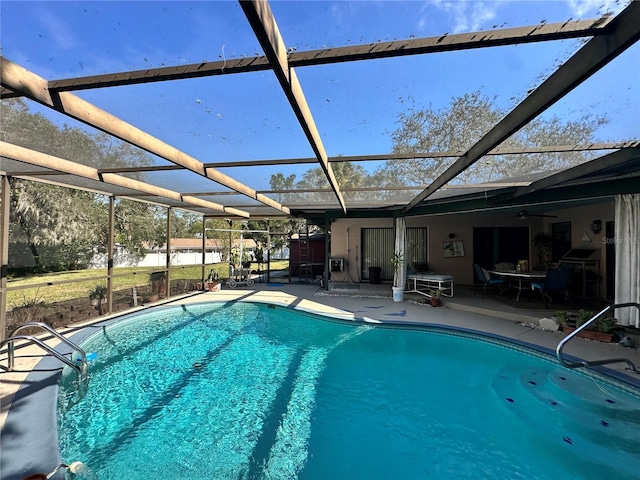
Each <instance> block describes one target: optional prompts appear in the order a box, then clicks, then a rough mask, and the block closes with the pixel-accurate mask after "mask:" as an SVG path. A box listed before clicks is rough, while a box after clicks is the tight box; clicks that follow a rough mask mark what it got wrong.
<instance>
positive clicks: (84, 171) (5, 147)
mask: <svg viewBox="0 0 640 480" xmlns="http://www.w3.org/2000/svg"><path fill="white" fill-rule="evenodd" d="M0 150H1V151H2V155H3V156H5V157H7V158H11V159H13V160H18V161H20V162H25V163H29V164H31V165H38V166H39V167H45V168H50V169H53V170H57V171H59V172H64V173H68V174H71V175H76V176H78V177H83V178H88V179H90V180H95V181H101V182H104V183H109V184H111V185H118V186H120V187H124V188H129V189H131V190H137V191H139V192H143V193H146V194H149V195H157V196H159V197H166V198H170V199H173V200H177V201H181V202H185V203H189V204H191V205H194V206H198V207H205V208H210V209H212V210H218V211H221V212H225V213H229V214H231V215H238V216H240V217H246V218H248V217H250V215H249V213H247V212H245V211H242V210H238V209H235V208H228V207H225V206H223V205H220V204H218V203H213V202H209V201H206V200H202V199H200V198H196V197H191V196H188V195H186V196H183V195H181V194H180V193H179V192H175V191H173V190H169V189H166V188H162V187H157V186H155V185H151V184H149V183H145V182H141V181H139V180H134V179H132V178H127V177H123V176H120V175H116V174H115V173H105V174H100V173H99V172H98V169H96V168H93V167H87V166H86V165H80V164H79V163H75V162H71V161H69V160H65V159H63V158H58V157H54V156H53V155H47V154H46V153H41V152H37V151H35V150H30V149H28V148H24V147H21V146H19V145H13V144H12V143H6V142H2V141H0Z"/></svg>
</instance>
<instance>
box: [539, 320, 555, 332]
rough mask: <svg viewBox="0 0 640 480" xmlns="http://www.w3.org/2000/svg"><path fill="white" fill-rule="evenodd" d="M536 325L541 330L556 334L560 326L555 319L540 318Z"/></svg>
mask: <svg viewBox="0 0 640 480" xmlns="http://www.w3.org/2000/svg"><path fill="white" fill-rule="evenodd" d="M538 324H539V325H540V328H541V329H542V330H549V331H550V332H556V331H558V329H559V328H560V324H559V323H558V321H557V320H556V319H555V318H541V319H540V321H539V322H538Z"/></svg>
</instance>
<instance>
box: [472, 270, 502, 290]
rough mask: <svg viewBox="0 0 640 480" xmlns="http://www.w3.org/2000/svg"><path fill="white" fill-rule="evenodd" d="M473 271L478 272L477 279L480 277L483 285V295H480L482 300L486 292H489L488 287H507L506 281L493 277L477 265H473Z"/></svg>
mask: <svg viewBox="0 0 640 480" xmlns="http://www.w3.org/2000/svg"><path fill="white" fill-rule="evenodd" d="M473 270H474V271H475V272H476V277H478V280H479V281H480V284H481V285H482V293H481V294H480V298H484V292H485V291H486V290H487V286H490V287H503V286H504V285H505V281H504V279H502V278H493V277H491V274H490V273H489V272H487V271H486V270H485V269H484V268H482V267H481V266H480V265H478V264H477V263H474V264H473ZM473 294H474V295H475V294H476V290H475V289H474V290H473Z"/></svg>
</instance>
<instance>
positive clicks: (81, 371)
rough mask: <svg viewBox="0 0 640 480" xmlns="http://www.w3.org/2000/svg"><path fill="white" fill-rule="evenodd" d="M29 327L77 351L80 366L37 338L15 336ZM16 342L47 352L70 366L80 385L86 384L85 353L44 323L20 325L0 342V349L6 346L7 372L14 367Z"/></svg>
mask: <svg viewBox="0 0 640 480" xmlns="http://www.w3.org/2000/svg"><path fill="white" fill-rule="evenodd" d="M31 327H38V328H41V329H43V330H46V331H47V332H49V333H51V334H52V335H53V336H54V337H55V338H57V339H58V340H60V341H61V342H62V343H65V344H66V345H68V346H69V347H71V350H72V351H73V350H75V351H77V352H78V353H79V354H80V359H79V360H80V365H78V364H77V363H75V362H73V361H71V360H69V359H68V358H66V357H65V356H64V355H62V354H60V353H59V352H57V351H56V350H55V349H53V348H51V347H50V346H49V345H47V344H46V343H44V342H43V341H42V340H40V339H38V338H36V337H34V336H32V335H17V333H18V332H19V331H20V330H23V329H26V328H31ZM16 340H24V341H26V342H28V343H33V344H35V345H37V346H39V347H40V348H42V349H43V350H45V351H46V352H48V353H50V354H51V355H53V356H54V357H56V358H57V359H58V360H60V361H61V362H63V363H65V364H66V365H68V366H70V367H71V368H72V369H73V370H74V371H75V372H76V375H77V379H78V381H79V382H80V383H81V384H84V383H86V380H87V354H86V352H85V351H84V350H83V349H82V348H81V347H79V346H78V345H76V344H75V343H73V342H72V341H71V340H69V339H68V338H66V337H64V336H63V335H61V334H60V333H59V332H58V331H57V330H55V329H53V328H51V327H50V326H49V325H47V324H46V323H42V322H28V323H25V324H23V325H20V326H19V327H18V328H16V329H14V330H13V331H12V332H11V334H10V335H9V337H8V338H6V339H5V340H3V341H2V342H0V348H2V346H4V345H5V344H6V345H7V371H9V372H12V371H13V368H14V365H15V341H16Z"/></svg>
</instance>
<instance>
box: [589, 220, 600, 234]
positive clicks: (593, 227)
mask: <svg viewBox="0 0 640 480" xmlns="http://www.w3.org/2000/svg"><path fill="white" fill-rule="evenodd" d="M601 230H602V220H594V221H593V222H591V231H592V232H593V233H600V231H601Z"/></svg>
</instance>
